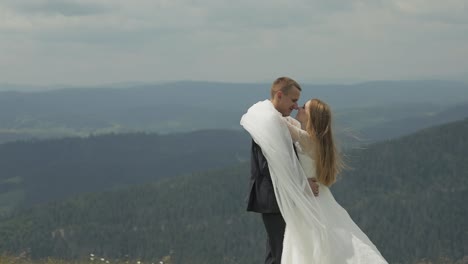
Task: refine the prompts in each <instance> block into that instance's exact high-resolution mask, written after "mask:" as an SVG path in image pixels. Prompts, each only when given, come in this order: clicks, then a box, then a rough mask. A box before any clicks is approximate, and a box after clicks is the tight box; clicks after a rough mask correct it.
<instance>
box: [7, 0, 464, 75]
mask: <svg viewBox="0 0 468 264" xmlns="http://www.w3.org/2000/svg"><path fill="white" fill-rule="evenodd" d="M467 2H468V1H466V0H465V1H463V0H447V1H438V0H425V1H423V0H404V1H403V0H388V1H386V0H380V1H377V0H350V1H342V0H314V1H311V0H309V1H307V0H258V1H247V0H239V1H229V0H191V1H190V0H159V1H154V0H134V1H129V0H22V1H16V0H3V1H2V2H1V3H0V39H1V40H0V57H1V58H2V60H1V61H0V81H8V82H26V83H35V82H40V83H54V82H62V83H63V82H65V83H101V82H114V81H139V80H142V81H151V80H168V79H205V80H226V81H233V80H239V81H255V80H265V79H270V78H274V76H276V75H283V74H289V75H291V76H297V77H298V78H299V79H308V80H313V79H322V78H324V79H333V78H336V79H343V78H348V79H353V78H354V79H398V78H409V77H419V76H420V77H424V76H427V77H429V76H434V75H435V74H442V75H444V74H452V73H458V72H463V71H467V70H466V69H468V54H467V49H468V48H467V47H468V45H467V44H468V20H467V18H468V11H467Z"/></svg>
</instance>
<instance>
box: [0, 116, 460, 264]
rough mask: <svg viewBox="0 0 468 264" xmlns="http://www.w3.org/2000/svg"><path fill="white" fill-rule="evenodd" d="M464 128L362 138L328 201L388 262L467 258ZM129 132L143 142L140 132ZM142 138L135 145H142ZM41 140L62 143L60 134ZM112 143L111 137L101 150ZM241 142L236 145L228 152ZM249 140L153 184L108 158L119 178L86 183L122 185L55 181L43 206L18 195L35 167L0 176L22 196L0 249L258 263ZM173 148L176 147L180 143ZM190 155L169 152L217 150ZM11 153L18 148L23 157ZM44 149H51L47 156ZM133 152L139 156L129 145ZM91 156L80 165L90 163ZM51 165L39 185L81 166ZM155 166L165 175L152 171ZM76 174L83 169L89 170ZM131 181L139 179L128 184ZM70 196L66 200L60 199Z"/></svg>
mask: <svg viewBox="0 0 468 264" xmlns="http://www.w3.org/2000/svg"><path fill="white" fill-rule="evenodd" d="M199 133H201V132H199ZM223 133H229V132H226V131H224V132H223V131H218V132H217V133H215V134H216V135H221V134H223ZM467 135H468V119H465V120H463V121H458V122H454V123H449V124H446V125H442V126H437V127H432V128H428V129H424V130H422V131H419V132H417V133H414V134H411V135H409V136H405V137H402V138H398V139H392V140H387V141H384V142H380V143H376V144H372V145H368V146H366V147H364V148H363V149H356V150H348V151H346V153H345V160H346V162H347V164H348V166H349V167H350V169H348V170H347V171H346V172H344V173H343V174H342V175H340V179H339V181H338V182H337V183H336V184H335V185H334V186H333V188H332V191H333V193H334V195H335V198H336V199H337V201H338V202H339V203H340V204H341V205H342V206H343V207H344V208H345V209H347V211H348V212H349V214H350V215H351V217H352V218H353V219H354V220H355V221H356V223H357V224H358V225H359V226H360V227H361V228H362V229H363V230H364V231H365V232H366V234H367V235H368V236H369V237H370V239H371V240H372V241H373V242H374V243H375V245H376V246H377V247H378V248H379V249H380V251H381V252H382V254H383V255H384V257H385V258H386V259H387V260H388V261H389V262H390V263H430V261H432V263H466V262H465V261H466V259H467V258H468V221H467V219H468V207H467V206H466V201H468V189H467V186H468V175H467V174H468V136H467ZM132 136H133V137H136V138H138V137H142V138H145V137H146V139H148V135H139V136H138V135H132ZM232 136H233V135H229V137H232ZM184 137H186V138H190V136H189V134H184ZM212 137H213V134H211V136H203V137H201V138H198V140H197V142H199V143H200V146H208V145H210V146H211V145H219V144H210V143H209V142H210V140H211V139H212ZM221 137H222V136H221ZM98 139H102V140H104V141H105V140H109V138H107V137H105V136H103V137H102V138H99V137H97V138H91V139H80V140H83V142H86V140H96V141H99V140H98ZM141 140H142V141H141V142H140V147H139V149H144V147H142V146H148V145H149V144H150V143H148V144H145V143H143V142H144V141H145V140H143V139H141ZM188 140H189V139H188ZM194 141H195V140H192V141H190V142H194ZM221 141H222V140H221ZM221 141H220V142H221ZM47 142H48V143H49V144H51V142H53V143H54V144H59V145H60V144H63V145H67V144H71V143H70V142H69V140H58V141H45V143H47ZM148 142H150V141H148ZM45 143H44V142H43V141H40V142H29V143H28V142H26V143H15V144H20V145H21V144H25V145H23V146H22V147H25V148H27V147H28V146H29V145H28V144H31V145H34V144H45ZM133 143H134V142H133ZM133 143H132V144H133ZM86 144H87V143H81V145H80V144H77V145H74V147H73V148H72V150H79V149H84V150H86V147H84V145H86ZM174 144H175V143H174ZM93 145H96V144H93ZM97 145H99V144H97ZM112 145H113V144H110V143H109V146H112ZM130 145H131V144H130ZM153 145H154V144H153ZM185 145H186V146H187V144H185ZM240 145H243V147H242V148H240V149H235V148H234V147H235V146H240ZM248 145H249V140H248V138H246V137H245V134H241V136H240V139H239V141H238V142H236V143H235V144H234V146H221V147H220V149H222V148H224V149H226V150H227V152H228V153H230V154H231V155H226V156H225V157H227V158H231V159H234V160H236V162H234V163H231V164H229V163H228V162H226V160H224V162H225V163H221V164H220V165H223V166H222V168H221V167H220V168H208V167H207V166H201V167H198V170H197V172H193V170H187V171H180V172H179V173H178V176H176V175H172V174H171V175H167V176H164V177H163V176H161V177H156V178H154V179H153V180H151V177H148V176H144V177H141V179H136V178H138V175H148V173H149V172H148V171H143V169H142V168H143V167H140V169H141V170H136V169H134V170H132V171H130V172H126V173H123V172H121V170H124V167H125V166H124V165H123V164H125V162H127V161H126V160H127V159H129V160H132V157H134V156H135V155H136V153H129V154H127V155H125V157H122V158H121V159H118V161H117V162H116V163H113V162H109V163H108V165H112V164H120V165H121V167H119V169H116V170H115V172H117V171H120V172H121V174H119V175H120V176H119V177H117V178H112V177H110V176H109V175H100V174H99V173H103V174H107V173H109V172H114V171H113V170H107V169H108V168H107V169H105V170H102V171H99V173H97V174H96V175H93V177H94V179H95V181H99V180H100V179H101V180H102V179H103V180H102V181H103V184H102V186H106V184H104V183H109V182H113V181H116V182H117V184H116V186H118V187H120V188H115V187H116V186H113V187H112V186H111V188H104V187H102V186H101V187H102V188H101V187H99V188H100V189H99V191H98V190H93V189H92V188H91V189H89V188H88V189H87V188H84V187H83V188H82V187H80V188H81V189H79V191H78V189H76V190H77V191H76V193H75V194H73V192H72V191H70V190H72V189H67V188H65V186H64V187H63V188H64V190H63V192H64V194H60V195H59V194H54V195H50V192H48V191H47V190H48V189H44V190H43V191H42V192H41V193H42V195H43V196H44V197H48V198H47V199H44V200H41V202H34V201H31V200H30V199H29V198H27V197H36V196H37V197H39V198H37V199H40V197H41V193H36V194H34V195H36V196H30V195H31V194H30V192H31V190H32V188H28V187H27V186H28V184H31V183H36V184H38V182H39V178H40V177H43V174H41V173H37V174H35V175H36V177H37V179H36V180H35V181H34V180H31V179H28V178H26V177H19V176H15V175H9V176H8V177H6V176H4V175H2V178H0V179H2V180H1V183H2V184H3V185H0V186H3V187H2V188H3V189H0V190H2V191H3V194H8V193H9V194H11V193H12V192H13V191H15V190H16V191H19V192H23V196H22V197H23V198H22V199H20V200H18V201H19V202H18V204H16V205H11V204H10V205H9V206H10V207H9V208H10V209H9V210H8V211H5V212H7V213H4V214H3V217H2V218H0V238H1V239H0V255H1V254H2V253H3V254H7V255H13V256H15V255H20V254H22V253H23V254H24V252H26V254H28V255H29V256H30V257H31V258H32V259H36V260H37V259H44V258H47V257H53V258H57V259H64V260H67V259H68V260H76V259H83V258H87V257H88V256H89V254H96V255H98V256H102V257H105V258H106V259H114V260H116V259H119V260H122V259H132V260H133V259H134V260H137V259H138V260H142V261H144V262H150V263H151V262H154V263H156V261H159V260H161V259H163V258H164V257H165V256H166V257H167V256H170V258H171V261H172V263H184V264H185V263H188V264H198V263H200V264H201V263H203V264H211V263H213V264H219V263H240V264H250V263H252V264H254V263H262V259H263V254H264V246H265V233H264V231H263V226H262V224H261V222H260V218H259V215H257V214H254V213H248V212H246V211H245V198H246V195H247V191H248V188H247V187H248V178H249V164H248V161H245V157H247V158H248V150H249V146H248ZM45 146H46V145H43V147H45ZM77 146H81V148H78V147H77ZM5 147H10V148H11V149H10V151H9V152H8V153H12V152H11V150H15V151H19V150H18V149H20V148H21V146H16V147H14V144H13V143H12V144H11V145H6V146H5V145H2V146H1V147H0V150H5V149H4V148H5ZM68 147H70V145H68ZM135 148H136V147H135ZM102 149H106V148H102ZM181 149H184V148H183V147H181V148H178V150H181ZM127 150H128V149H127ZM127 150H126V151H127ZM124 152H125V151H123V150H121V151H117V150H115V149H111V150H110V151H109V152H108V153H107V155H104V154H103V153H101V155H99V156H93V157H95V159H96V161H99V159H100V158H103V157H105V158H106V159H108V160H112V157H113V155H116V156H119V155H121V154H122V153H124ZM176 152H177V151H176ZM187 152H188V153H185V156H184V158H180V157H181V156H177V155H175V154H174V155H175V156H174V158H175V159H179V158H180V160H186V159H189V160H190V159H195V157H198V158H200V159H201V156H203V155H206V156H209V155H210V154H211V155H212V154H215V155H214V156H209V159H211V160H214V159H215V158H219V157H220V156H221V154H220V153H223V151H219V152H214V150H213V149H209V150H206V151H205V152H192V153H191V154H190V151H188V150H187ZM213 152H214V153H213ZM225 152H226V151H225ZM0 153H1V151H0ZM5 153H7V152H5ZM18 153H19V154H18V155H21V153H23V155H25V153H29V152H28V151H25V152H20V151H19V152H18ZM51 153H54V155H55V154H57V152H56V151H52V152H51ZM59 153H61V152H59ZM85 153H87V154H86V155H85V154H83V155H82V156H81V158H83V157H88V158H89V160H93V158H90V157H89V155H91V154H90V153H100V152H95V151H93V152H85ZM141 153H146V152H138V154H141ZM194 153H195V154H194ZM43 155H46V154H43ZM60 155H65V156H64V159H66V160H69V159H68V158H67V156H66V155H67V154H66V153H61V154H60ZM60 155H59V156H60ZM70 155H71V154H70ZM239 155H241V157H242V158H239ZM242 155H243V156H242ZM6 156H7V155H6ZM98 157H100V158H98ZM154 157H156V156H154ZM233 157H235V158H233ZM41 158H43V159H44V160H48V159H47V158H45V157H41ZM81 158H80V156H74V162H80V161H81ZM146 158H148V157H146ZM38 159H40V158H39V157H34V156H32V157H30V160H29V162H32V163H30V164H35V163H34V161H35V160H36V161H37V160H38ZM25 160H27V159H25ZM89 160H88V162H87V163H86V162H85V163H84V164H85V165H90V164H92V163H89V162H90V161H89ZM201 160H203V159H201ZM221 160H223V159H221ZM167 162H168V161H167ZM167 162H166V163H167ZM173 162H174V161H173ZM220 162H221V161H220ZM43 163H44V162H39V163H36V167H35V170H41V169H47V168H49V169H50V166H54V163H47V166H46V167H47V168H43V167H41V166H42V165H41V164H43ZM122 163H123V164H122ZM130 164H133V163H130ZM9 165H10V166H12V165H11V164H9V163H3V164H2V167H4V166H9ZM163 165H164V163H161V164H159V165H158V166H155V167H151V166H146V167H144V168H145V170H146V169H147V170H151V171H150V173H151V174H154V175H163V174H169V173H168V171H170V170H169V169H168V167H164V166H163ZM166 165H167V164H166ZM30 166H32V165H30ZM55 166H57V167H56V168H60V170H58V171H59V172H60V174H54V175H55V176H53V177H52V176H51V177H43V178H41V179H42V180H43V181H44V184H46V185H47V184H49V185H51V186H52V185H53V184H54V181H59V178H61V177H64V178H65V177H66V175H74V174H73V173H76V170H78V171H79V168H82V167H80V166H78V167H73V169H70V168H69V169H67V167H66V166H65V167H62V165H61V163H60V162H56V163H55ZM134 166H135V167H134V168H136V167H138V166H136V165H134ZM84 167H86V166H84ZM170 167H172V168H173V169H174V170H175V169H176V168H178V167H179V166H177V165H174V163H171V166H170ZM159 168H161V171H163V169H165V170H166V171H163V173H159V172H158V169H159ZM4 171H7V170H6V169H4ZM49 171H52V170H49ZM54 171H57V170H54ZM89 171H91V168H88V170H85V172H87V173H89ZM24 175H26V173H25V174H24ZM76 175H81V176H83V175H86V173H84V174H76ZM128 175H133V177H134V178H135V179H134V180H135V181H134V182H131V181H130V180H129V179H131V178H126V177H128ZM80 179H82V182H77V183H76V184H73V185H76V186H86V185H93V184H94V183H93V181H91V180H90V178H86V177H83V178H80ZM118 179H125V180H121V181H120V180H118ZM135 183H137V184H139V185H136V186H135V185H132V186H129V185H131V184H135ZM107 185H109V184H107ZM59 187H60V186H58V187H57V186H55V187H53V188H52V187H51V188H50V189H51V190H55V189H60V188H59ZM77 188H78V187H77ZM70 193H71V194H73V195H72V196H69V195H67V194H70ZM0 197H1V196H0ZM64 198H65V200H64ZM34 199H36V198H34ZM1 201H2V200H0V202H1ZM5 201H6V199H5V200H4V201H3V202H5ZM28 201H29V202H28ZM425 261H427V262H425Z"/></svg>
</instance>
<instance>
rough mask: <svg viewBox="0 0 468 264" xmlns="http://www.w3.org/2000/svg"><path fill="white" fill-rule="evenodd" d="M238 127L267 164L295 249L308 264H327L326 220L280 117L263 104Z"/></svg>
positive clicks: (271, 106)
mask: <svg viewBox="0 0 468 264" xmlns="http://www.w3.org/2000/svg"><path fill="white" fill-rule="evenodd" d="M240 124H241V125H242V126H243V127H244V129H245V130H247V131H248V132H249V134H250V135H251V137H252V139H253V140H254V141H255V142H256V143H257V144H258V145H259V146H260V147H261V149H262V152H263V154H264V156H265V158H266V159H267V161H268V165H269V169H270V175H271V179H272V182H273V188H274V192H275V195H276V200H277V202H278V206H279V209H280V211H281V214H282V215H283V218H284V220H285V222H286V229H287V231H288V232H290V235H291V236H290V237H291V239H292V240H293V241H292V242H293V243H294V244H295V247H296V248H297V249H298V250H300V253H301V255H303V256H306V259H308V260H311V261H310V263H321V264H326V263H329V253H330V248H329V238H328V234H327V230H326V223H325V222H324V221H326V219H324V218H323V214H322V213H321V209H320V206H319V204H318V202H317V200H316V198H315V197H314V195H313V193H312V190H311V188H310V186H309V184H308V181H307V176H306V174H305V172H304V170H303V169H302V167H301V165H300V163H299V160H298V158H297V156H296V154H295V152H294V148H293V142H292V139H291V136H290V134H289V130H288V128H287V125H286V124H285V122H284V120H283V117H282V116H281V114H280V113H279V112H278V111H277V110H276V109H275V108H274V106H273V104H272V103H271V102H270V101H269V100H265V101H261V102H258V103H256V104H254V105H253V106H252V107H250V108H249V109H248V111H247V113H246V114H244V115H243V116H242V119H241V121H240ZM305 231H307V232H305ZM311 236H312V237H311ZM311 240H314V241H313V243H311Z"/></svg>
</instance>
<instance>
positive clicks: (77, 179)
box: [0, 130, 250, 211]
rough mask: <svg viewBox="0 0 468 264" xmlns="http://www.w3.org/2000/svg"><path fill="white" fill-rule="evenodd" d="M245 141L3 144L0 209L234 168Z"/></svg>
mask: <svg viewBox="0 0 468 264" xmlns="http://www.w3.org/2000/svg"><path fill="white" fill-rule="evenodd" d="M249 140H250V139H249V137H248V136H247V134H246V133H243V132H239V131H229V130H205V131H197V132H191V133H181V134H172V135H158V134H143V133H138V134H135V133H134V134H119V135H112V134H111V135H102V136H92V137H89V138H65V139H55V140H43V141H26V142H13V143H6V144H3V145H0V209H1V206H2V203H3V210H4V211H5V210H11V209H13V208H15V207H17V206H19V205H22V206H26V207H27V206H30V205H31V204H38V203H43V202H47V201H53V200H58V199H63V198H65V197H68V196H70V195H74V194H79V193H83V192H95V191H102V190H110V189H114V188H119V187H123V186H128V185H131V184H138V183H140V184H141V183H146V182H151V181H156V180H158V179H160V178H164V177H170V176H175V175H180V174H186V173H192V172H196V171H205V170H209V169H215V168H223V167H225V166H229V165H234V164H238V163H239V162H240V161H242V160H246V159H247V158H248V149H249V143H250V141H249ZM12 195H13V197H12ZM0 211H1V210H0Z"/></svg>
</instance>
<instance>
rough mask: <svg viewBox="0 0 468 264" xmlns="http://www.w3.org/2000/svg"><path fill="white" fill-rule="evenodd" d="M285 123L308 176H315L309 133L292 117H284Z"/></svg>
mask: <svg viewBox="0 0 468 264" xmlns="http://www.w3.org/2000/svg"><path fill="white" fill-rule="evenodd" d="M285 120H286V124H287V125H288V129H289V132H290V133H291V137H292V139H293V142H294V145H295V146H296V151H297V156H298V158H299V162H300V163H301V166H302V168H303V169H304V172H305V173H306V175H307V177H308V178H317V177H316V176H317V175H316V174H317V173H316V169H315V160H314V159H313V142H312V140H311V139H310V137H309V134H308V133H307V132H306V131H305V130H302V129H301V124H300V123H299V121H297V120H296V119H294V118H292V117H286V118H285Z"/></svg>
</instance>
